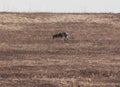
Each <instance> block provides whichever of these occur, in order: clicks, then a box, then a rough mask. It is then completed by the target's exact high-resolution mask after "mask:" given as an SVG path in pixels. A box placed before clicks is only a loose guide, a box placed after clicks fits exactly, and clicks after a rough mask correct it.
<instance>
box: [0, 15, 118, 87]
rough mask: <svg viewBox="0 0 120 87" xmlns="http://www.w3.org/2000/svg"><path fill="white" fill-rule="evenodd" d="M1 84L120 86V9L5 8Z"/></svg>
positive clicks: (13, 86)
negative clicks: (43, 10) (65, 37)
mask: <svg viewBox="0 0 120 87" xmlns="http://www.w3.org/2000/svg"><path fill="white" fill-rule="evenodd" d="M61 31H65V32H68V33H69V40H68V41H67V42H64V40H63V39H61V38H60V39H55V40H53V39H52V35H53V34H55V33H58V32H61ZM0 87H120V14H112V13H109V14H102V13H101V14H50V13H34V14H33V13H29V14H28V13H0Z"/></svg>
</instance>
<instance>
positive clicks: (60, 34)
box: [53, 32, 68, 39]
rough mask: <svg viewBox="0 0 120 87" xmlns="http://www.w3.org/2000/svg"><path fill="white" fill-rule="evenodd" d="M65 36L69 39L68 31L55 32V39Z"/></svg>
mask: <svg viewBox="0 0 120 87" xmlns="http://www.w3.org/2000/svg"><path fill="white" fill-rule="evenodd" d="M63 37H64V38H65V39H67V37H68V34H67V33H66V32H61V33H57V34H54V35H53V39H55V38H63Z"/></svg>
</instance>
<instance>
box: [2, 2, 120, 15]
mask: <svg viewBox="0 0 120 87" xmlns="http://www.w3.org/2000/svg"><path fill="white" fill-rule="evenodd" d="M0 11H2V12H5V11H12V12H16V11H17V12H77V13H79V12H114V13H120V0H0Z"/></svg>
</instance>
